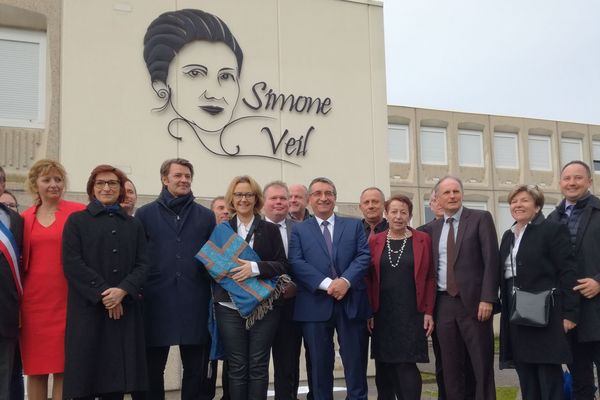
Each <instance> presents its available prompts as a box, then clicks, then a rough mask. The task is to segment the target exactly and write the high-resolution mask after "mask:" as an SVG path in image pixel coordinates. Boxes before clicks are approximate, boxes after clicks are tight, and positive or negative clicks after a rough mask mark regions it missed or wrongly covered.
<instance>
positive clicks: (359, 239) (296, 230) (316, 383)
mask: <svg viewBox="0 0 600 400" xmlns="http://www.w3.org/2000/svg"><path fill="white" fill-rule="evenodd" d="M336 198H337V191H336V188H335V185H334V183H333V182H332V181H331V180H329V179H327V178H323V177H321V178H315V179H313V181H312V182H311V184H310V186H309V202H310V205H311V208H312V210H313V213H314V217H313V218H310V219H308V220H306V221H304V222H302V223H299V224H296V225H294V227H293V228H292V237H291V239H290V246H289V260H290V264H291V266H292V272H293V275H294V278H295V279H296V283H297V284H298V293H297V296H296V306H295V309H294V319H295V320H296V321H300V322H301V323H302V332H303V336H304V340H305V343H306V345H307V346H308V349H309V352H310V355H311V366H312V385H313V390H314V398H315V399H317V400H321V399H331V398H332V392H333V366H334V360H335V352H334V346H333V333H334V330H335V331H336V332H337V335H338V342H339V344H340V355H341V356H342V362H343V364H344V372H345V379H346V386H347V398H348V399H350V400H356V399H361V400H363V399H364V400H366V399H367V374H366V372H367V357H366V355H367V351H366V349H367V330H366V323H367V318H369V317H370V316H371V310H370V307H369V302H368V299H367V291H366V286H365V282H364V278H365V275H366V274H367V271H368V268H369V262H370V259H371V256H370V254H369V247H368V245H367V237H366V235H365V230H364V228H363V225H362V223H361V221H360V220H358V219H355V218H346V217H340V216H338V215H336V214H335V213H334V208H335V203H336Z"/></svg>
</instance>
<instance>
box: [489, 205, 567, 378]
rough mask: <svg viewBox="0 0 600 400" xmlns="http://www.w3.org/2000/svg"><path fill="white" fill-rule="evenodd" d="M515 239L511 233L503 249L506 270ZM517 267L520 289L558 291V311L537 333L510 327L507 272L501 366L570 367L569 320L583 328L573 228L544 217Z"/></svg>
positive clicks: (526, 239) (529, 232) (529, 231)
mask: <svg viewBox="0 0 600 400" xmlns="http://www.w3.org/2000/svg"><path fill="white" fill-rule="evenodd" d="M513 240H514V235H513V233H512V231H511V230H510V229H509V230H507V231H506V232H505V233H504V235H503V236H502V242H501V244H500V264H501V265H502V266H503V267H504V265H505V261H506V259H507V257H508V255H509V253H510V249H511V243H512V242H513ZM515 261H516V264H514V267H515V272H516V275H517V277H516V279H515V285H516V286H517V287H519V288H520V289H523V290H526V291H531V292H539V291H542V290H547V289H552V288H556V289H557V290H556V292H555V294H554V306H553V307H552V308H551V311H550V322H549V323H548V326H547V327H544V328H534V327H527V326H519V325H515V324H512V323H510V321H509V317H510V310H509V306H508V301H507V299H508V296H509V293H508V290H507V282H506V279H504V268H501V271H502V275H501V277H500V278H501V279H500V282H501V286H500V288H501V300H502V314H501V317H500V366H501V367H508V366H511V364H512V362H513V361H518V362H526V363H535V364H565V363H567V362H571V359H572V356H571V352H570V350H569V345H568V342H567V336H566V335H565V332H564V329H563V319H568V320H570V321H572V322H575V323H577V315H578V305H579V300H578V297H579V296H578V295H577V293H575V292H574V291H573V287H574V286H575V285H576V284H575V260H574V258H573V256H572V254H571V252H570V245H569V235H568V232H567V228H566V227H565V226H563V225H560V224H557V223H555V222H552V221H547V220H544V216H543V215H542V214H541V213H539V214H538V216H537V217H536V218H535V219H534V220H533V221H532V223H530V224H529V225H527V228H526V229H525V232H524V233H523V237H522V238H521V243H520V245H519V250H518V252H517V256H516V260H515Z"/></svg>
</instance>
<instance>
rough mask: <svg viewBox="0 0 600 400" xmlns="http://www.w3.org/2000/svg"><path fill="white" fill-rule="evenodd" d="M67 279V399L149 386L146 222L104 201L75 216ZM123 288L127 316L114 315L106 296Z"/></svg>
mask: <svg viewBox="0 0 600 400" xmlns="http://www.w3.org/2000/svg"><path fill="white" fill-rule="evenodd" d="M63 268H64V271H65V277H66V278H67V282H68V284H69V294H68V301H67V327H66V333H65V381H64V389H63V395H64V397H65V398H73V397H84V396H91V395H97V394H101V393H111V392H125V393H127V392H132V391H140V390H145V389H146V387H147V372H146V357H145V351H146V349H145V342H144V324H143V315H142V301H141V288H142V285H143V284H144V281H145V279H146V274H147V269H148V261H147V253H146V238H145V235H144V229H143V227H142V224H141V223H140V222H139V221H137V220H136V219H134V218H132V217H130V216H128V215H127V214H126V213H125V212H124V211H123V210H119V211H105V210H104V207H103V206H102V205H100V204H99V203H95V202H93V203H90V204H89V205H88V206H87V209H86V210H84V211H80V212H77V213H74V214H71V216H70V217H69V219H68V220H67V223H66V224H65V228H64V231H63ZM111 287H119V288H121V289H123V290H125V291H126V292H127V293H128V294H127V296H125V298H124V299H123V302H122V304H123V310H124V315H123V317H122V318H121V319H119V320H114V319H110V318H109V317H108V311H107V310H106V309H105V307H104V305H103V304H102V296H101V293H102V292H103V291H104V290H106V289H108V288H111Z"/></svg>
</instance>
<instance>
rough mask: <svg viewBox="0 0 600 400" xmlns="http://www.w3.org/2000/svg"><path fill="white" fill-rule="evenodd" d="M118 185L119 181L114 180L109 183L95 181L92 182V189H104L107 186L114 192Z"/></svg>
mask: <svg viewBox="0 0 600 400" xmlns="http://www.w3.org/2000/svg"><path fill="white" fill-rule="evenodd" d="M120 184H121V182H119V181H114V180H111V181H96V182H94V187H95V188H96V189H104V187H105V186H106V185H108V187H109V188H110V189H113V190H114V189H117V188H118V187H119V185H120Z"/></svg>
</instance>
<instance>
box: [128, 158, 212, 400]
mask: <svg viewBox="0 0 600 400" xmlns="http://www.w3.org/2000/svg"><path fill="white" fill-rule="evenodd" d="M193 177H194V167H193V166H192V164H191V163H190V162H189V161H188V160H185V159H182V158H174V159H170V160H166V161H165V162H164V163H163V164H162V166H161V167H160V180H161V183H162V190H161V193H160V195H159V196H158V199H156V200H155V201H153V202H151V203H149V204H146V205H145V206H143V207H141V208H140V209H139V210H138V211H137V212H136V214H135V218H138V219H139V220H140V221H141V222H142V224H143V225H144V230H145V232H146V239H147V241H148V251H149V254H148V259H149V260H150V268H149V271H148V280H147V282H146V285H145V286H144V322H145V328H146V329H145V334H146V354H147V361H148V377H149V379H148V381H149V386H150V387H149V390H148V393H147V398H148V400H164V398H165V393H164V370H165V365H166V362H167V357H168V355H169V348H170V346H173V345H178V346H179V352H180V354H181V360H182V362H183V379H182V385H181V398H182V400H192V399H193V400H198V399H212V397H213V395H214V393H208V392H209V390H208V388H210V387H211V386H212V385H211V384H210V383H209V382H208V381H207V380H208V379H214V377H213V376H208V375H209V372H208V371H209V368H208V364H209V340H210V337H209V332H208V310H209V307H208V304H209V301H210V297H211V289H210V282H211V281H210V277H209V275H208V273H207V272H206V270H205V268H204V266H203V265H202V263H200V261H198V260H196V258H194V256H195V255H196V253H197V252H198V249H200V248H201V247H202V246H203V245H204V244H205V243H206V241H207V240H208V238H209V236H210V234H211V233H212V231H213V229H214V228H215V225H216V222H215V216H214V214H213V213H212V212H211V211H210V210H209V209H207V208H206V207H204V206H202V205H200V204H198V203H196V202H195V201H194V194H193V193H192V179H193Z"/></svg>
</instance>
